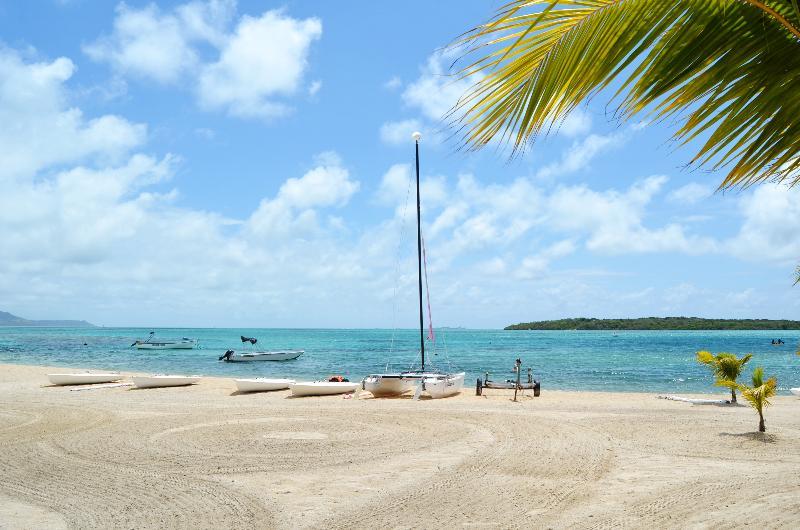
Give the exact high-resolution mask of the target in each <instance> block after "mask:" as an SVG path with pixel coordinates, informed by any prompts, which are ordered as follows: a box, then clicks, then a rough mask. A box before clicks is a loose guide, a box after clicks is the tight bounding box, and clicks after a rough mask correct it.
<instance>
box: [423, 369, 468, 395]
mask: <svg viewBox="0 0 800 530" xmlns="http://www.w3.org/2000/svg"><path fill="white" fill-rule="evenodd" d="M464 375H465V374H464V372H461V373H458V374H449V375H447V376H446V377H441V378H435V379H434V378H430V379H425V380H424V382H425V386H424V390H425V392H427V393H428V395H429V396H431V397H432V398H433V399H439V398H446V397H450V396H455V395H456V394H458V393H459V392H461V389H462V388H463V387H464Z"/></svg>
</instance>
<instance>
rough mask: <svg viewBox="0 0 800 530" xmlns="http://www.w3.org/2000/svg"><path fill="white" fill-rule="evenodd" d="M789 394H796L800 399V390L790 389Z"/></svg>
mask: <svg viewBox="0 0 800 530" xmlns="http://www.w3.org/2000/svg"><path fill="white" fill-rule="evenodd" d="M789 392H791V393H792V394H794V395H795V396H797V397H800V388H790V389H789Z"/></svg>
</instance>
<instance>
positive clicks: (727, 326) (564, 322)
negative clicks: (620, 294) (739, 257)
mask: <svg viewBox="0 0 800 530" xmlns="http://www.w3.org/2000/svg"><path fill="white" fill-rule="evenodd" d="M505 329H507V330H526V329H537V330H573V329H577V330H759V329H762V330H787V329H800V321H798V320H768V319H724V318H697V317H664V318H659V317H646V318H563V319H560V320H543V321H540V322H523V323H520V324H514V325H512V326H507V327H506V328H505Z"/></svg>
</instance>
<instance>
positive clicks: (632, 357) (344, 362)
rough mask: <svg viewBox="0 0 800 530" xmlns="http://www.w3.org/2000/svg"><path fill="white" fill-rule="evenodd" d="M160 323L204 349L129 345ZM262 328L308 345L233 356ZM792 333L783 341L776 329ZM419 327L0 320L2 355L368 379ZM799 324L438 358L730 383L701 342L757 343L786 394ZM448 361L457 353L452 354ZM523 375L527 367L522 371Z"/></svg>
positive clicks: (488, 348)
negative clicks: (263, 357)
mask: <svg viewBox="0 0 800 530" xmlns="http://www.w3.org/2000/svg"><path fill="white" fill-rule="evenodd" d="M151 330H153V331H155V332H156V337H157V338H162V339H167V338H180V337H191V338H197V339H199V341H200V342H199V344H200V347H199V349H194V350H163V351H147V350H137V349H135V348H131V347H130V345H131V343H132V342H133V341H134V340H136V339H144V338H146V337H147V335H148V333H149V332H150V331H151ZM240 335H245V336H248V337H257V338H258V340H259V342H258V346H259V347H262V348H264V349H286V348H292V349H303V350H305V354H304V355H302V356H301V357H300V358H298V359H296V360H293V361H286V362H255V363H223V362H219V361H218V360H217V359H218V357H219V356H220V355H222V353H224V351H225V350H226V349H228V348H231V349H235V350H237V351H238V350H240V349H242V348H243V346H242V344H241V342H240V340H239V337H240ZM777 338H782V339H783V340H784V341H785V342H786V344H785V345H783V346H773V345H771V344H770V341H771V340H772V339H777ZM418 341H419V331H417V330H395V331H392V330H384V329H219V328H202V329H187V328H170V329H153V328H147V329H144V328H33V327H8V328H0V363H16V364H33V365H52V366H64V367H75V368H78V367H80V368H91V369H104V370H124V371H137V372H151V373H175V374H202V375H207V376H218V377H260V376H264V377H292V378H297V379H308V380H315V379H322V378H328V377H329V376H331V375H333V374H341V375H344V376H346V377H348V378H349V379H351V380H353V381H356V380H360V379H361V378H362V377H363V376H365V375H367V374H368V373H373V372H376V371H381V370H383V369H384V368H385V367H386V364H387V363H389V362H391V363H392V364H393V365H394V366H395V367H408V366H409V365H410V364H411V363H412V362H414V361H418V357H419V354H418ZM798 343H800V331H618V332H612V331H503V330H467V329H443V330H438V331H437V335H436V343H435V346H434V347H431V345H430V344H429V345H428V346H426V353H427V355H426V358H427V359H428V361H430V359H432V360H433V363H434V364H435V365H436V366H438V367H441V368H448V367H452V368H453V369H458V370H463V371H466V373H467V377H466V380H465V383H464V386H465V388H469V387H470V386H474V384H475V380H476V378H478V377H481V376H483V375H484V373H485V372H487V371H488V372H489V373H490V374H491V378H492V379H501V380H502V379H506V378H511V377H513V374H512V370H511V369H512V367H513V365H514V360H515V359H516V358H518V357H519V358H521V359H522V362H523V374H526V373H527V368H528V367H531V368H532V369H533V374H534V377H535V378H536V379H538V380H540V381H541V383H542V389H543V391H546V390H547V389H559V390H589V391H621V392H671V393H680V392H699V393H712V392H713V393H719V394H725V393H726V392H727V390H726V389H723V388H719V387H715V386H713V378H712V376H711V375H710V373H709V370H708V369H707V368H706V367H705V366H701V365H699V364H698V363H697V362H696V361H695V352H696V351H698V350H701V349H705V350H709V351H711V352H714V353H718V352H721V351H727V352H731V353H735V354H737V355H742V354H744V353H752V354H753V359H752V360H751V361H750V363H749V364H748V365H747V366H746V367H745V372H744V376H743V377H742V379H741V380H742V381H749V378H750V374H751V373H752V369H753V368H755V367H756V366H763V367H764V370H765V373H766V375H767V376H773V375H774V376H776V377H777V378H778V386H779V389H780V393H781V394H787V393H788V389H789V388H792V387H800V357H798V356H797V355H796V354H795V351H796V350H797V349H798ZM448 361H449V363H448ZM523 377H524V375H523Z"/></svg>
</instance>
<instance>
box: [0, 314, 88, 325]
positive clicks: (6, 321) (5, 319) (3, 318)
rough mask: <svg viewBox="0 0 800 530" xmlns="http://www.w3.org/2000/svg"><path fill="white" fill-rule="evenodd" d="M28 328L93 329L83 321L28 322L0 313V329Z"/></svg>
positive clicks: (25, 319)
mask: <svg viewBox="0 0 800 530" xmlns="http://www.w3.org/2000/svg"><path fill="white" fill-rule="evenodd" d="M3 326H7V327H8V326H30V327H42V328H93V327H95V326H94V324H91V323H89V322H86V321H85V320H28V319H27V318H22V317H18V316H16V315H12V314H11V313H6V312H5V311H0V327H3Z"/></svg>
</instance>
